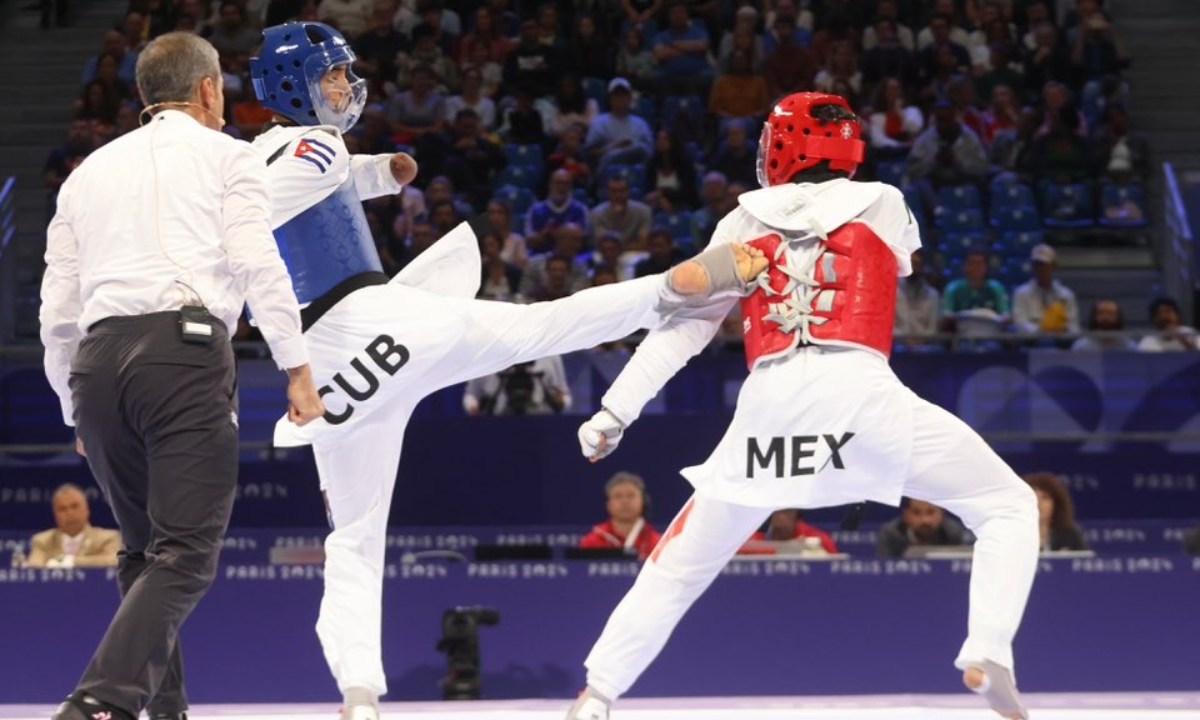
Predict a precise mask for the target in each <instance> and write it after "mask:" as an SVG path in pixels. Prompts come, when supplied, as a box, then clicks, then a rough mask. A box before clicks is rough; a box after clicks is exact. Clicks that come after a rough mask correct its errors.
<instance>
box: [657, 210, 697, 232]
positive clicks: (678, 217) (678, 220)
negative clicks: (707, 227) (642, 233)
mask: <svg viewBox="0 0 1200 720" xmlns="http://www.w3.org/2000/svg"><path fill="white" fill-rule="evenodd" d="M654 227H656V228H663V229H665V230H670V231H671V237H673V238H676V239H678V238H682V237H687V236H688V235H690V234H691V232H692V214H691V213H690V212H688V211H686V210H680V211H678V212H673V213H659V214H658V215H655V217H654Z"/></svg>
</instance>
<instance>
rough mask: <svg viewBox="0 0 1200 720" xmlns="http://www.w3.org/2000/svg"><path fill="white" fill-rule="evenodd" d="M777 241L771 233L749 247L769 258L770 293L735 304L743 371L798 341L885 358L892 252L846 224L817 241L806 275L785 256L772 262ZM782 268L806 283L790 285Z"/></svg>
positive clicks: (861, 226) (891, 310)
mask: <svg viewBox="0 0 1200 720" xmlns="http://www.w3.org/2000/svg"><path fill="white" fill-rule="evenodd" d="M782 242H783V239H782V238H781V237H780V236H779V235H777V234H771V235H766V236H764V237H761V238H758V239H757V240H753V241H751V242H750V243H748V244H749V245H752V246H754V247H756V248H758V249H760V250H762V251H763V252H764V253H765V254H766V255H767V257H768V258H770V259H771V267H770V269H769V270H768V278H769V280H770V283H769V285H770V291H768V290H766V289H764V288H761V287H760V288H759V289H757V290H755V291H754V293H752V294H751V295H750V296H749V297H747V298H745V299H744V300H742V329H743V331H744V333H745V342H746V364H747V365H748V366H749V367H750V369H751V370H753V369H754V366H755V364H757V362H758V361H759V360H768V359H771V358H774V357H778V356H779V355H782V354H783V353H786V352H788V351H790V350H792V349H793V348H795V347H796V346H797V345H799V344H800V343H801V342H812V343H814V344H818V345H819V344H822V343H823V342H829V341H836V343H838V344H841V343H851V344H854V345H860V346H862V347H866V348H870V349H871V350H875V351H877V352H879V353H881V354H882V355H883V356H884V357H888V356H889V355H891V351H892V330H893V328H894V327H895V323H896V280H897V279H896V272H897V267H896V257H895V255H893V254H892V250H891V248H889V247H888V246H887V244H886V243H884V242H883V241H882V240H880V239H879V236H877V235H876V234H875V233H874V232H873V231H872V230H871V228H870V227H869V226H867V225H866V224H865V223H861V222H851V223H847V224H845V225H843V226H841V227H839V228H838V229H837V230H835V231H833V232H832V233H830V235H829V239H828V240H825V241H824V242H822V243H821V245H820V247H821V253H820V255H819V256H818V258H817V262H816V265H815V266H814V267H813V268H812V269H811V270H810V271H807V272H805V269H803V268H795V267H792V266H791V265H789V254H788V253H786V252H784V253H781V254H780V255H779V257H776V255H775V253H776V251H777V250H778V248H779V245H780V243H782ZM782 268H788V270H790V271H792V273H793V274H797V271H799V274H802V275H803V276H804V277H805V278H806V279H807V282H800V283H796V282H795V281H794V279H793V277H791V276H789V275H788V274H787V273H786V272H784V270H783V269H782ZM789 285H793V290H792V292H790V293H787V290H788V286H789ZM785 293H787V294H785Z"/></svg>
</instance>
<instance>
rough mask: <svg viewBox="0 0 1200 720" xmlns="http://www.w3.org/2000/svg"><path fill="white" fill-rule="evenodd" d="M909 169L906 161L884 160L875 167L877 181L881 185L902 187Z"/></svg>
mask: <svg viewBox="0 0 1200 720" xmlns="http://www.w3.org/2000/svg"><path fill="white" fill-rule="evenodd" d="M907 167H908V162H907V161H906V160H884V161H881V162H880V163H879V164H878V165H876V166H875V179H876V180H878V181H879V182H881V183H887V184H888V185H895V186H896V187H900V183H902V182H904V171H905V169H906V168H907Z"/></svg>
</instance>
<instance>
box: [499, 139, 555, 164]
mask: <svg viewBox="0 0 1200 720" xmlns="http://www.w3.org/2000/svg"><path fill="white" fill-rule="evenodd" d="M504 156H505V157H507V158H508V164H509V165H524V166H526V167H533V168H538V169H539V170H544V169H545V167H546V155H545V153H544V152H543V151H542V146H541V145H516V144H513V143H509V144H508V145H505V146H504Z"/></svg>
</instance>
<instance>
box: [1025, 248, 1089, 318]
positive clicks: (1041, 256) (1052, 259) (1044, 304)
mask: <svg viewBox="0 0 1200 720" xmlns="http://www.w3.org/2000/svg"><path fill="white" fill-rule="evenodd" d="M1029 260H1030V263H1031V264H1032V270H1031V273H1032V275H1033V277H1032V278H1030V279H1029V280H1028V281H1026V282H1025V283H1023V284H1022V285H1020V286H1019V287H1017V289H1016V290H1014V291H1013V326H1014V328H1015V329H1016V331H1017V332H1021V333H1028V334H1031V335H1032V334H1040V333H1049V334H1055V333H1068V334H1071V335H1077V334H1078V333H1079V305H1078V303H1076V301H1075V293H1074V292H1072V291H1071V289H1070V288H1068V287H1067V286H1066V285H1063V284H1062V283H1060V282H1059V281H1058V280H1055V279H1054V271H1055V270H1056V269H1057V268H1058V253H1057V252H1055V250H1054V248H1052V247H1050V246H1049V245H1046V244H1044V243H1043V244H1041V245H1035V246H1034V247H1033V250H1031V251H1030V253H1029Z"/></svg>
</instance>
